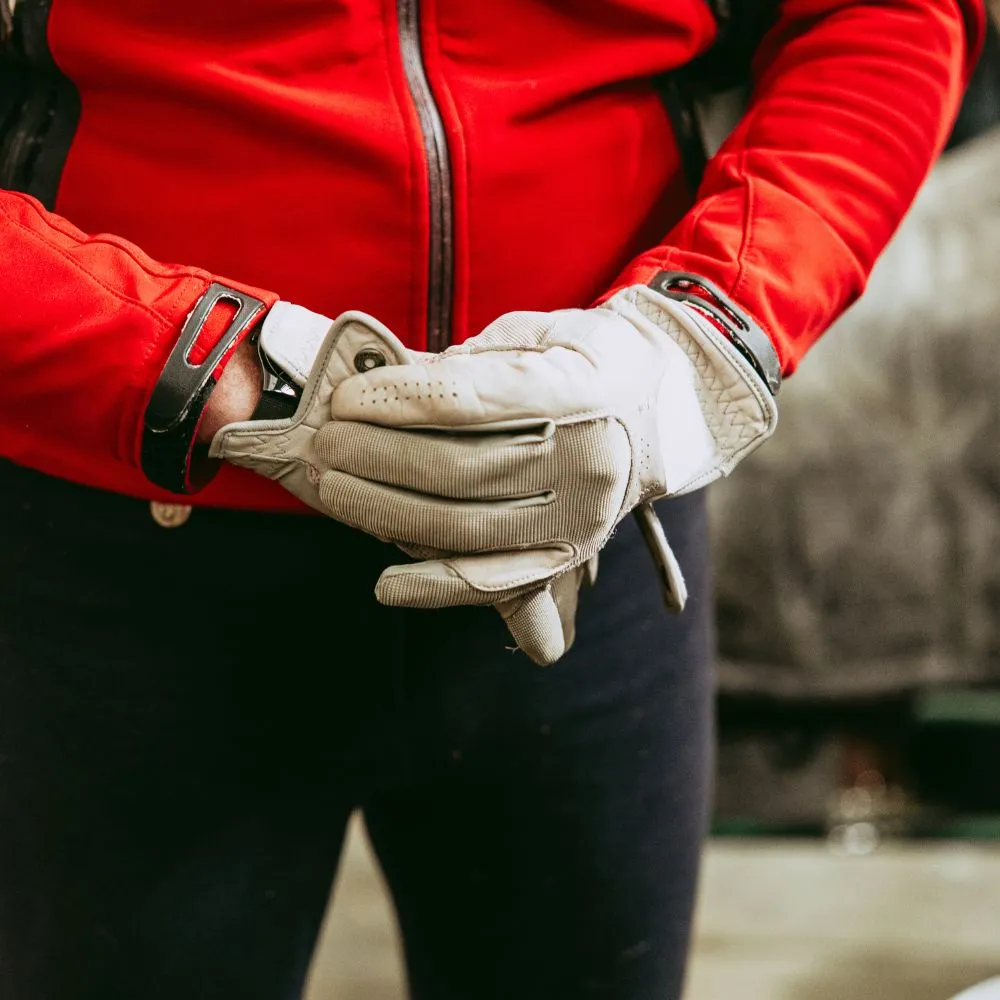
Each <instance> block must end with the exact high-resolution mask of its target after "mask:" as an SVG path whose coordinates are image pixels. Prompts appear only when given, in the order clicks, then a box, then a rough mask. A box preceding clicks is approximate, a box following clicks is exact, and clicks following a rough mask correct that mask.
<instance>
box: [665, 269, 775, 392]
mask: <svg viewBox="0 0 1000 1000" xmlns="http://www.w3.org/2000/svg"><path fill="white" fill-rule="evenodd" d="M649 287H650V288H652V289H653V291H655V292H659V293H660V294H661V295H664V296H666V297H667V298H669V299H676V300H677V301H678V302H687V303H688V304H689V305H692V306H694V307H696V308H698V309H702V310H704V311H705V312H706V313H708V314H709V315H710V316H711V317H712V318H713V319H714V320H715V321H716V322H717V323H718V325H719V326H720V327H721V328H722V331H723V333H725V335H726V337H727V338H728V339H729V342H730V343H731V344H732V345H733V347H735V348H736V350H737V351H739V353H740V354H741V355H743V357H744V358H745V359H746V360H747V361H748V362H749V363H750V364H751V366H752V367H753V369H754V371H756V372H757V374H758V375H760V377H761V378H762V379H763V380H764V382H765V383H766V384H767V387H768V389H770V390H771V395H772V396H775V395H777V393H778V389H780V388H781V362H780V361H779V360H778V352H777V351H776V350H775V349H774V344H772V343H771V338H770V337H768V335H767V334H766V333H764V331H763V330H762V329H761V328H760V327H759V326H758V325H757V324H756V323H755V322H754V321H753V320H752V319H750V317H749V316H748V315H747V314H746V313H745V312H744V311H743V310H742V309H740V308H739V306H737V305H736V304H735V303H734V302H733V301H732V299H730V298H729V296H728V295H726V294H725V293H724V292H723V291H722V290H721V289H720V288H718V287H717V286H716V285H714V284H712V282H711V281H708V280H706V279H705V278H702V277H700V276H699V275H696V274H687V273H685V272H683V271H660V272H659V274H657V275H656V277H655V278H653V280H652V281H651V282H650V283H649Z"/></svg>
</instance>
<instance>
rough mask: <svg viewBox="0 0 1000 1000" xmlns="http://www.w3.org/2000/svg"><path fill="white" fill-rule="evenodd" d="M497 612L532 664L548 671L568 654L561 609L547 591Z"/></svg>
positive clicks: (539, 591)
mask: <svg viewBox="0 0 1000 1000" xmlns="http://www.w3.org/2000/svg"><path fill="white" fill-rule="evenodd" d="M498 610H500V613H501V614H502V615H503V617H504V620H505V621H506V622H507V628H508V630H509V631H510V634H511V635H512V636H513V638H514V641H515V642H516V643H517V646H518V648H519V649H520V650H521V652H522V653H524V654H525V656H527V657H528V659H530V660H531V661H532V662H533V663H537V664H538V666H540V667H548V666H551V665H552V664H553V663H555V662H556V661H557V660H558V659H559V658H560V657H562V655H563V654H564V653H565V652H566V640H565V638H564V635H563V625H562V619H561V618H560V615H559V608H558V607H557V605H556V602H555V598H554V597H553V596H552V591H551V590H550V589H549V588H548V587H545V588H543V589H541V590H536V591H535V592H534V593H533V594H530V595H528V596H527V597H525V598H524V599H523V600H520V601H516V602H510V603H509V604H507V605H505V606H502V607H500V608H498Z"/></svg>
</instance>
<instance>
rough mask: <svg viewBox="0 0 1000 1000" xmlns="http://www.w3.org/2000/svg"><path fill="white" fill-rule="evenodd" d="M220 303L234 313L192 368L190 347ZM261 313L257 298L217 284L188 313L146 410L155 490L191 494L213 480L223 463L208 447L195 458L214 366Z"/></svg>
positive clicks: (148, 467)
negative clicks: (161, 488)
mask: <svg viewBox="0 0 1000 1000" xmlns="http://www.w3.org/2000/svg"><path fill="white" fill-rule="evenodd" d="M220 302H225V303H229V304H231V305H234V306H235V307H236V315H235V316H233V318H232V320H231V321H230V323H229V326H228V327H227V328H226V331H225V333H223V335H222V336H221V337H220V338H219V341H218V343H217V344H216V345H215V346H214V347H213V348H212V349H211V350H210V351H209V352H208V355H207V356H206V357H205V359H204V360H203V361H202V362H201V363H200V364H197V365H195V364H192V363H191V360H190V355H191V349H192V348H193V347H194V345H195V344H196V343H197V341H198V337H199V336H200V335H201V332H202V330H203V329H204V328H205V323H206V322H207V321H208V317H209V315H210V314H211V312H212V310H213V309H214V308H215V306H216V305H218V304H219V303H220ZM263 310H264V303H263V302H262V301H261V300H260V299H258V298H254V296H252V295H248V294H247V293H246V292H241V291H238V290H237V289H235V288H229V287H228V286H226V285H222V284H219V283H218V282H214V283H213V284H211V285H209V286H208V288H207V289H206V290H205V294H204V295H202V297H201V298H200V299H199V300H198V302H197V304H196V305H195V307H194V309H192V310H191V314H190V315H189V316H188V318H187V320H186V321H185V323H184V326H183V328H182V329H181V334H180V337H179V338H178V340H177V343H176V344H175V345H174V348H173V350H172V351H171V352H170V357H168V358H167V363H166V364H165V365H164V366H163V371H162V372H161V373H160V379H159V381H158V382H157V383H156V387H155V388H154V389H153V394H152V395H151V396H150V398H149V404H148V405H147V407H146V414H145V420H144V425H143V434H142V457H141V461H142V471H143V472H144V473H145V474H146V478H147V479H149V480H150V481H151V482H153V483H155V484H156V485H157V486H162V487H163V488H164V489H166V490H169V491H170V492H171V493H195V492H197V491H198V490H199V489H201V488H202V487H203V486H205V485H206V484H207V483H208V482H209V480H210V479H211V478H212V477H213V476H214V474H215V472H216V471H217V469H218V467H219V465H220V464H221V463H219V462H214V461H211V460H210V459H209V458H208V457H207V449H201V450H200V451H199V453H198V454H195V448H194V436H195V432H196V431H197V429H198V423H199V421H200V420H201V415H202V411H203V410H204V409H205V405H206V404H207V403H208V400H209V397H210V396H211V395H212V390H213V389H214V388H215V378H214V375H213V373H214V372H215V369H216V367H217V366H218V364H219V362H220V361H221V360H222V358H223V357H224V356H225V355H226V353H227V352H228V351H229V350H231V349H232V347H233V345H234V344H235V343H236V342H237V340H238V339H239V338H240V337H241V336H242V335H243V334H245V333H246V332H247V331H248V330H249V329H250V328H251V326H252V325H253V324H254V323H255V322H256V321H257V320H258V319H259V318H260V315H261V313H262V312H263Z"/></svg>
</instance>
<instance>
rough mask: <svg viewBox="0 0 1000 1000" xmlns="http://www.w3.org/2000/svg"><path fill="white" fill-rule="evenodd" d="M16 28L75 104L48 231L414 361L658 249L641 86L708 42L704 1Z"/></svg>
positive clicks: (659, 208) (77, 21)
mask: <svg viewBox="0 0 1000 1000" xmlns="http://www.w3.org/2000/svg"><path fill="white" fill-rule="evenodd" d="M0 2H4V0H0ZM32 6H34V7H37V8H40V9H42V10H44V8H45V7H46V6H47V3H46V2H43V0H40V2H36V0H19V7H20V8H21V10H18V8H15V13H16V15H17V16H19V17H22V18H24V17H25V16H26V14H29V13H32V12H31V11H30V10H28V8H31V7H32ZM31 20H32V22H33V23H34V24H35V25H36V26H35V27H34V28H33V29H31V30H34V31H35V32H36V33H37V31H38V27H37V25H39V24H40V25H41V26H42V30H43V31H44V32H46V34H47V38H46V39H44V42H45V44H47V47H48V49H49V51H50V52H51V55H52V57H53V58H54V60H55V63H56V65H57V66H58V67H59V69H60V70H61V71H62V73H64V74H65V76H66V77H68V78H69V80H70V81H72V84H73V85H74V86H75V88H76V90H77V91H78V93H79V97H80V114H79V119H78V122H77V123H76V128H75V133H74V134H73V139H72V143H71V144H70V146H69V150H68V155H67V156H66V158H65V162H64V164H61V167H62V171H61V176H60V178H59V185H58V190H57V194H56V197H55V208H56V209H57V211H59V212H60V213H61V214H63V215H65V216H66V217H67V218H69V219H70V221H72V222H73V223H75V224H76V225H77V226H79V227H80V228H82V229H84V230H85V231H88V232H113V233H115V234H117V235H119V236H124V237H125V238H127V239H130V240H132V241H134V242H135V243H137V244H138V245H140V246H141V247H142V248H143V249H144V250H145V251H146V252H147V253H149V254H150V255H151V256H152V257H154V258H155V259H160V260H165V261H171V262H179V263H189V264H195V265H198V266H201V267H204V268H207V269H208V270H211V271H213V272H215V273H217V274H222V275H225V276H228V277H230V278H233V279H235V280H239V281H244V282H247V283H250V284H256V285H259V286H263V287H268V288H271V289H273V290H274V291H276V292H277V293H278V294H279V295H281V297H282V298H284V299H287V300H289V301H294V302H298V303H300V304H303V305H306V306H308V307H310V308H312V309H314V310H317V311H319V312H324V313H326V314H329V315H335V314H337V313H338V312H340V311H342V310H344V309H348V308H356V309H363V310H366V311H369V312H371V313H373V314H374V315H376V316H378V317H379V318H380V319H382V320H383V321H384V322H386V323H387V324H388V325H389V326H390V327H391V328H393V329H394V330H395V331H396V332H397V333H398V334H399V335H400V336H401V337H402V338H403V339H404V341H406V342H407V343H408V344H410V345H412V346H415V347H423V346H425V345H426V344H427V334H428V331H429V334H430V344H429V346H431V347H432V348H440V347H443V346H444V345H445V344H446V343H447V342H454V341H460V340H462V339H464V338H465V337H466V336H469V335H471V334H473V333H475V332H477V331H478V330H479V329H480V328H481V327H482V326H483V325H485V324H486V323H487V322H489V321H490V320H491V319H493V318H495V317H496V316H497V315H499V314H500V313H502V312H504V311H506V310H508V309H514V308H531V309H550V308H557V307H562V306H567V305H576V304H587V303H588V302H589V301H590V300H592V298H593V297H595V296H596V295H598V294H599V293H600V292H601V291H603V288H604V286H605V285H606V283H607V282H609V281H610V280H611V279H612V278H614V276H615V275H616V274H617V272H618V271H619V270H620V268H621V267H622V266H623V265H624V264H625V263H627V261H628V259H629V258H630V257H631V256H632V255H634V254H635V253H637V252H639V251H640V250H642V249H645V248H646V247H648V246H649V245H651V244H652V243H654V242H655V241H657V240H658V239H660V238H662V236H663V235H664V234H665V232H666V231H667V229H668V228H669V227H670V225H671V224H672V223H673V222H674V221H675V220H676V219H677V218H678V216H679V215H680V214H681V212H682V211H683V210H684V209H685V208H686V207H687V206H688V204H689V202H690V197H691V196H690V192H689V191H688V188H687V185H686V183H685V181H684V178H683V174H682V171H681V169H680V165H679V157H678V153H677V148H676V144H675V141H674V138H673V134H672V129H671V126H670V122H669V119H668V117H667V115H666V114H665V112H664V109H663V105H662V103H661V101H660V98H659V97H658V95H657V91H656V89H655V87H654V86H653V85H652V82H651V81H652V79H653V78H654V77H656V76H657V75H658V74H663V73H665V72H668V71H670V70H671V69H673V68H675V67H677V66H679V65H682V64H684V63H686V62H688V61H689V60H690V59H691V58H692V56H694V55H695V54H696V53H698V52H699V51H701V50H703V49H704V48H705V47H706V46H707V45H708V44H709V43H710V41H711V39H712V37H713V35H714V31H715V22H714V19H713V16H712V12H711V8H710V5H709V3H708V0H581V2H575V3H566V4H554V3H550V2H543V0H501V2H494V3H489V4H485V3H483V4H480V3H469V2H467V0H381V2H378V0H339V2H337V0H294V2H293V0H283V2H279V3H275V2H273V0H239V2H236V0H211V2H205V3H202V4H198V5H191V4H172V3H163V2H162V0H54V2H52V4H51V12H50V14H49V16H48V23H47V26H46V25H45V21H44V17H42V16H40V15H39V13H38V11H36V12H34V17H33V18H32V19H31ZM38 44H39V42H38V39H35V41H34V45H35V47H36V48H37V47H38Z"/></svg>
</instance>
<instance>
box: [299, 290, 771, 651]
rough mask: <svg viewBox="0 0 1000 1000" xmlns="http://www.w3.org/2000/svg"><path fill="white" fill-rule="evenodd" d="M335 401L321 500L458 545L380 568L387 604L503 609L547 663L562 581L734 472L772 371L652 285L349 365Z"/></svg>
mask: <svg viewBox="0 0 1000 1000" xmlns="http://www.w3.org/2000/svg"><path fill="white" fill-rule="evenodd" d="M331 414H332V417H333V420H332V421H330V422H328V423H325V424H324V425H323V426H322V427H321V429H320V430H319V432H318V433H317V434H316V437H315V440H314V442H313V445H312V447H313V448H314V449H315V454H316V455H317V456H318V457H319V464H320V465H321V466H322V467H323V469H324V470H325V471H323V472H322V475H321V477H320V481H319V487H318V488H319V497H320V501H321V503H322V505H323V507H324V508H325V509H326V510H328V511H329V512H330V513H331V514H332V515H333V516H334V517H336V518H337V519H339V520H341V521H344V522H346V523H348V524H351V525H354V526H355V527H357V528H360V529H362V530H364V531H367V532H369V533H371V534H373V535H376V536H378V537H380V538H388V539H392V540H394V541H396V542H397V543H399V544H401V545H402V546H403V547H404V548H406V549H407V550H408V551H414V550H424V551H427V550H433V551H436V552H439V553H441V552H444V553H450V554H451V555H449V556H447V557H444V558H433V559H426V560H425V561H423V562H419V563H416V564H414V565H401V566H394V567H391V568H389V569H387V570H386V571H385V572H384V573H383V574H382V577H381V579H380V580H379V583H378V587H377V590H376V593H377V596H378V598H379V600H381V601H382V602H383V603H386V604H390V605H398V606H406V607H421V608H438V607H446V606H450V605H459V604H495V605H497V606H498V607H500V608H501V609H502V613H504V614H505V617H506V618H507V620H508V624H509V626H510V628H511V631H512V633H513V635H514V637H515V639H516V640H517V642H518V644H519V645H520V646H521V648H522V649H524V650H525V651H526V652H527V653H528V654H529V655H530V656H532V658H533V659H536V660H537V661H539V662H550V661H552V660H554V659H556V658H558V656H559V655H561V654H562V652H563V651H564V650H565V648H566V644H565V635H564V630H563V629H561V627H560V622H561V618H560V615H559V610H558V603H559V602H558V595H559V593H561V587H562V586H564V584H562V583H560V581H562V580H563V579H564V577H565V576H566V575H567V574H574V573H577V572H578V571H579V570H580V568H581V567H583V566H584V565H585V564H586V563H587V562H588V561H589V560H591V559H592V558H593V557H594V556H596V554H597V553H598V552H599V551H600V549H601V547H602V546H603V545H604V544H605V543H606V542H607V541H608V539H609V538H610V536H611V534H612V532H613V531H614V529H615V526H616V525H617V524H618V522H619V521H620V520H621V519H622V518H623V517H624V516H625V515H626V514H627V513H628V512H629V511H631V510H632V509H633V508H635V507H637V506H638V505H641V504H643V503H645V502H646V501H648V500H651V499H653V498H657V497H667V496H677V495H680V494H682V493H686V492H689V491H691V490H695V489H697V488H699V487H701V486H704V485H705V484H707V483H710V482H711V481H712V480H714V479H716V478H717V477H719V476H721V475H725V474H727V473H728V472H729V471H730V470H731V469H732V468H733V467H734V466H735V465H736V464H737V462H739V461H740V459H742V458H743V457H744V456H745V455H747V454H748V453H749V452H750V451H752V450H753V449H754V448H756V447H757V446H758V445H759V444H760V443H761V442H762V441H763V440H764V439H765V438H767V437H768V436H769V435H770V434H771V433H772V432H773V430H774V427H775V423H776V420H777V409H776V406H775V403H774V399H773V397H772V395H771V392H770V390H769V388H768V384H767V382H766V381H765V380H764V378H763V377H762V376H761V375H760V374H758V371H757V370H755V368H754V366H753V365H751V364H750V363H749V362H748V360H747V359H746V357H745V356H744V354H743V353H741V352H740V351H739V350H737V349H736V348H735V347H734V346H733V343H732V342H731V341H730V340H729V339H728V338H727V337H726V336H725V335H724V334H723V333H722V332H720V330H719V329H717V327H716V326H715V325H714V324H713V323H712V322H711V321H710V320H709V319H708V318H707V317H706V315H705V314H704V312H703V311H702V310H701V309H700V308H699V307H698V306H697V305H691V304H688V303H685V302H679V301H676V300H674V299H671V298H667V297H664V296H662V295H660V294H659V293H658V292H655V291H653V290H651V289H649V288H646V287H633V288H630V289H627V290H625V291H623V292H621V293H619V294H618V295H616V296H615V297H614V298H612V299H611V300H609V301H608V302H607V303H606V304H605V305H604V306H602V307H600V308H597V309H590V310H566V311H561V312H554V313H528V312H521V313H510V314H508V315H505V316H502V317H501V318H500V319H498V320H497V321H496V322H494V323H493V324H491V325H490V326H489V327H488V328H487V329H486V330H485V331H484V332H483V333H481V334H480V335H479V336H477V337H474V338H472V339H471V340H470V341H468V342H467V343H466V344H464V345H462V346H461V347H456V348H452V349H450V350H448V351H446V352H445V353H444V354H443V355H439V356H437V357H434V358H431V359H430V360H426V361H423V362H421V363H418V364H411V365H406V366H403V367H386V368H378V369H374V370H372V371H370V372H368V373H366V374H360V375H354V376H351V377H349V378H347V379H345V380H344V381H343V382H341V383H340V384H339V385H338V386H337V387H336V388H335V390H334V391H333V394H332V396H331ZM570 589H572V588H570Z"/></svg>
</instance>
